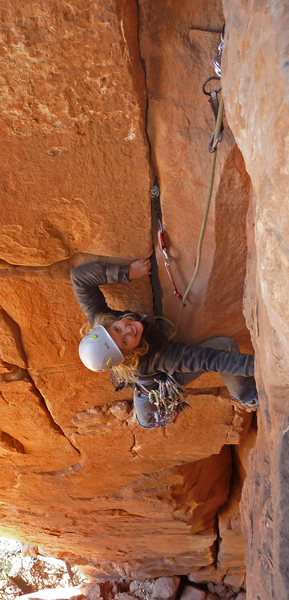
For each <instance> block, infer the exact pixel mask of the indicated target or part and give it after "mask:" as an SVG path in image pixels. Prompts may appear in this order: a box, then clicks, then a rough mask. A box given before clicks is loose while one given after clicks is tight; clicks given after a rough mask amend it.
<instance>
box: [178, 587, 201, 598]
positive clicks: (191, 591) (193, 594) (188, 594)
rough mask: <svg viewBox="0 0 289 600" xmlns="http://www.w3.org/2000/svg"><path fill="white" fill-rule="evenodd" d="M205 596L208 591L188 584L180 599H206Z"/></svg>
mask: <svg viewBox="0 0 289 600" xmlns="http://www.w3.org/2000/svg"><path fill="white" fill-rule="evenodd" d="M205 598H206V592H204V591H203V590H200V589H199V588H195V587H193V586H192V585H187V586H186V587H185V589H184V591H183V592H182V595H181V598H180V600H205Z"/></svg>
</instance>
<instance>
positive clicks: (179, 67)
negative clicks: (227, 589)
mask: <svg viewBox="0 0 289 600" xmlns="http://www.w3.org/2000/svg"><path fill="white" fill-rule="evenodd" d="M0 17H1V19H2V26H1V29H2V40H1V48H2V49H1V64H2V73H1V77H2V80H1V84H2V86H1V89H2V92H3V93H2V100H1V109H0V110H1V116H2V119H1V144H0V159H1V163H0V164H1V165H2V170H3V172H2V174H1V183H0V186H1V217H2V219H1V222H2V230H1V234H0V255H1V259H2V260H1V264H0V269H1V277H2V282H3V285H1V287H0V303H1V321H0V333H1V339H2V340H3V346H2V345H1V354H0V358H1V361H2V362H1V390H0V391H1V415H2V416H1V435H0V454H1V456H0V458H1V474H2V480H1V485H0V499H1V511H2V512H1V527H2V531H3V532H5V531H7V532H8V533H11V532H13V534H14V535H16V534H18V535H19V536H20V537H22V538H24V539H27V540H28V541H31V542H39V543H40V544H41V545H43V546H44V547H45V548H46V550H47V552H51V553H52V554H57V555H59V556H61V557H64V558H65V557H66V556H68V557H69V558H70V559H71V561H72V562H78V563H81V564H84V563H87V562H89V564H90V567H89V569H90V573H91V574H95V573H98V574H99V573H105V574H108V575H111V576H113V575H115V574H120V575H121V576H144V577H150V576H156V577H158V576H159V575H160V574H168V575H175V574H176V573H178V574H180V573H187V572H189V571H190V570H193V568H194V569H196V570H198V569H206V568H208V569H209V570H210V566H211V565H212V564H213V563H214V562H215V560H216V556H215V541H216V535H217V534H216V527H215V523H216V514H217V511H218V509H219V507H220V506H221V505H223V504H224V503H225V502H226V500H227V499H228V496H229V487H230V478H231V454H230V450H229V445H230V444H238V443H239V442H240V440H241V439H242V436H243V431H244V430H246V429H247V426H248V420H250V417H248V415H247V414H246V413H244V412H243V413H242V415H241V416H240V414H239V413H238V414H237V411H236V410H235V408H234V407H233V405H232V403H231V402H230V400H229V399H228V395H227V394H226V393H224V389H223V383H222V380H221V378H220V377H219V376H216V375H214V374H208V375H205V376H204V377H203V378H201V379H200V381H196V382H195V383H194V386H193V387H194V388H195V389H197V390H198V391H199V395H196V396H193V397H192V398H191V401H190V404H191V408H190V409H188V410H187V411H186V412H185V413H184V414H183V415H181V416H180V417H179V419H178V421H177V422H176V424H175V425H173V426H169V427H168V428H167V429H166V430H165V431H164V430H160V431H158V430H154V431H144V430H141V429H140V428H139V427H138V426H137V425H136V422H135V419H134V417H133V416H132V412H131V410H130V409H131V403H132V394H131V391H129V390H124V391H122V392H121V393H120V394H119V395H118V396H116V395H115V393H114V391H113V389H112V388H111V386H110V384H109V379H108V376H107V374H99V375H98V376H96V375H94V374H92V373H90V372H88V371H87V370H86V369H85V368H84V367H83V366H82V365H81V364H80V362H79V358H78V354H77V346H78V342H79V334H78V331H79V328H80V327H81V325H82V324H83V321H84V316H83V314H82V313H81V311H80V309H79V307H78V305H77V303H76V301H75V299H74V297H73V293H72V288H71V284H70V280H69V271H70V268H71V267H72V266H73V265H74V264H78V263H80V262H84V261H85V260H88V259H90V260H93V259H94V258H95V257H96V256H98V257H99V256H102V257H107V256H108V257H110V259H111V260H113V257H117V258H118V257H121V258H122V259H123V260H124V261H125V260H128V259H133V258H137V257H141V256H144V255H149V254H150V253H151V250H152V240H151V218H150V204H149V199H150V193H149V192H150V186H151V184H152V181H153V176H152V167H151V163H150V159H149V154H150V152H149V145H148V140H147V137H146V124H147V122H148V133H149V136H150V144H151V148H152V160H153V164H154V167H155V169H156V171H157V174H158V176H159V180H160V183H161V192H162V209H163V217H164V223H165V226H166V227H167V229H168V232H169V236H170V238H171V241H172V246H173V251H174V253H175V255H176V261H175V262H174V263H173V265H172V266H173V269H174V272H175V276H176V279H177V282H178V285H179V286H180V287H182V289H183V288H184V285H185V283H187V281H188V278H189V274H191V271H192V269H193V267H194V260H195V248H196V243H197V239H198V233H199V228H200V224H201V218H202V211H203V206H204V199H205V194H206V187H207V181H208V170H209V154H208V153H207V143H208V139H209V137H210V134H211V131H212V127H213V115H212V113H211V111H210V108H209V106H208V104H207V101H206V99H205V98H204V97H203V95H202V93H201V84H202V81H203V79H204V78H205V77H206V76H207V75H209V74H211V73H212V64H211V59H212V56H213V55H214V54H215V52H216V45H217V43H218V40H219V34H218V33H216V30H218V29H220V27H221V25H222V22H223V15H222V7H221V3H220V2H216V3H215V5H214V10H212V7H211V6H209V7H208V6H207V4H206V3H199V4H198V6H195V5H193V4H192V2H191V1H189V0H186V1H185V2H182V3H181V6H180V5H179V3H170V2H165V3H164V4H159V3H157V4H156V3H154V5H152V4H151V3H150V2H147V1H145V0H141V2H140V3H139V14H138V13H137V6H136V3H135V2H133V1H132V0H131V1H129V2H124V1H123V0H121V1H120V2H118V3H117V4H115V3H114V2H112V1H111V2H110V1H109V2H106V3H105V6H104V4H103V2H100V1H99V2H98V1H97V2H88V4H87V3H86V4H85V5H84V4H83V2H82V0H77V2H76V3H74V4H73V6H70V5H67V3H66V2H63V1H62V0H61V1H60V2H59V1H56V0H53V2H51V3H49V6H48V7H47V10H45V11H43V10H42V8H41V6H40V4H36V5H35V7H34V6H33V8H32V7H31V6H30V5H29V4H25V3H24V4H23V3H19V4H18V2H10V1H8V3H7V6H6V7H5V11H3V12H2V13H1V15H0ZM138 18H139V19H140V21H139V22H138ZM208 29H209V31H207V30H208ZM138 33H139V34H140V43H141V55H142V58H143V60H144V61H145V70H146V81H145V77H144V72H143V69H142V64H141V60H140V55H139V47H138V43H139V41H138V40H139V37H138ZM28 81H29V85H28V84H27V82H28ZM188 82H189V83H188ZM146 85H147V88H148V89H146ZM147 92H148V96H147ZM147 99H148V102H149V109H148V114H147V115H146V103H147ZM200 157H201V160H200ZM218 161H219V167H218V171H217V173H216V184H215V190H214V197H213V204H212V210H211V212H210V216H209V222H208V228H207V232H206V238H205V242H204V249H203V255H202V256H203V258H202V265H201V271H200V276H199V278H198V281H197V283H196V287H195V288H194V290H193V291H192V292H191V294H190V297H189V299H188V305H187V307H186V309H184V315H183V321H182V325H181V329H180V333H181V335H182V336H183V338H184V339H187V340H191V341H192V340H197V339H200V338H204V337H210V336H213V335H216V334H220V333H221V334H230V335H235V336H236V337H237V339H238V341H239V342H240V343H242V346H243V348H249V347H250V344H249V336H248V332H247V330H246V328H245V324H244V319H243V315H242V298H243V280H244V274H245V263H246V235H245V220H246V213H247V205H248V192H249V187H250V182H249V179H248V175H247V173H246V170H245V167H244V163H243V159H242V156H241V154H240V152H239V150H238V149H237V148H236V146H235V145H234V141H233V138H232V136H231V134H230V132H229V129H228V127H226V134H225V137H224V142H223V145H222V146H221V148H220V152H219V157H218ZM158 259H159V266H160V275H161V281H162V284H163V290H164V303H165V306H166V311H167V315H168V316H171V317H175V315H176V311H177V304H176V299H175V298H174V297H173V296H172V295H171V289H170V287H169V284H168V280H167V275H166V273H164V271H163V265H162V262H161V258H160V257H159V256H158ZM104 292H105V294H106V297H107V299H108V302H109V304H110V305H111V306H112V307H115V308H120V309H124V308H126V307H127V306H128V304H129V305H130V308H131V309H134V310H139V311H145V312H146V313H148V314H151V313H152V297H151V289H150V284H149V280H148V279H146V280H143V281H139V282H137V283H131V284H130V285H129V286H108V287H106V286H105V287H104ZM2 375H3V377H2ZM10 375H11V377H12V376H13V377H14V378H16V381H11V377H10ZM13 377H12V379H13ZM220 388H222V389H220ZM233 511H234V518H235V517H236V521H237V506H236V503H234V505H233ZM230 514H231V513H230ZM224 531H225V528H224ZM229 535H231V541H230V543H231V545H232V547H233V545H234V543H235V542H234V539H235V530H232V533H231V534H229ZM236 535H237V540H238V536H239V530H238V529H237V534H236ZM224 538H225V533H224ZM242 551H243V548H241V553H239V554H237V551H236V552H235V553H234V564H236V562H238V561H239V563H238V565H240V566H241V567H243V555H242ZM226 558H227V560H228V548H227V549H226ZM226 564H227V563H226ZM213 571H215V577H216V579H217V578H218V573H217V572H216V569H212V572H213Z"/></svg>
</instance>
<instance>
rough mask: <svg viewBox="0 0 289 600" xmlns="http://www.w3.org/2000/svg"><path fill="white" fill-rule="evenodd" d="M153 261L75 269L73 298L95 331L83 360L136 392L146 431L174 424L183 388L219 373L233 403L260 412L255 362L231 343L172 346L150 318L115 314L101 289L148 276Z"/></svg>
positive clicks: (219, 339)
mask: <svg viewBox="0 0 289 600" xmlns="http://www.w3.org/2000/svg"><path fill="white" fill-rule="evenodd" d="M150 268H151V263H150V259H149V258H144V259H141V260H136V261H133V262H132V263H131V264H130V265H117V264H109V263H105V262H96V261H95V262H91V263H87V264H83V265H80V266H78V267H75V268H74V269H72V272H71V277H72V283H73V288H74V292H75V294H76V297H77V300H78V302H79V303H80V306H81V308H82V309H83V310H84V312H85V314H86V316H87V319H88V323H89V328H90V331H89V332H88V333H87V334H86V335H85V336H84V337H83V339H82V340H81V342H80V344H79V356H80V359H81V361H82V362H83V364H84V365H85V366H86V367H87V368H88V369H90V370H92V371H105V370H109V371H110V374H111V375H112V379H113V382H115V378H116V379H117V383H118V387H117V389H119V388H122V387H123V386H124V385H125V386H127V385H130V386H131V387H133V388H134V407H135V413H136V418H137V421H138V423H139V425H141V426H142V427H147V428H150V427H157V426H164V425H166V424H167V423H168V422H171V421H174V419H175V416H176V414H177V413H178V412H180V411H181V410H183V409H184V408H185V407H186V406H187V403H186V402H185V401H184V398H185V396H186V392H185V389H184V387H183V386H185V385H187V384H188V383H189V382H190V381H192V380H193V379H195V378H196V377H198V376H199V375H201V374H202V373H204V372H206V371H216V372H219V373H220V374H221V376H222V378H223V380H224V382H225V384H226V386H227V388H228V390H229V392H230V394H231V396H232V398H233V399H234V400H237V401H238V402H239V403H240V404H242V405H243V406H244V407H245V408H250V409H255V408H257V407H258V398H257V391H256V385H255V380H254V357H253V356H251V355H249V354H240V353H239V349H238V346H237V344H236V343H235V342H234V340H232V339H231V338H229V337H216V338H213V339H211V340H207V341H205V342H202V343H200V344H198V345H189V344H185V343H183V342H180V341H170V340H169V339H168V338H167V337H166V336H165V334H164V333H163V332H162V331H161V330H160V329H159V328H157V327H156V326H155V325H153V324H152V323H150V322H149V320H148V319H147V316H146V315H140V314H138V313H132V312H128V311H118V310H112V309H111V308H109V306H108V305H107V303H106V300H105V298H104V295H103V293H102V291H101V290H100V289H99V285H102V284H109V283H128V282H129V281H131V280H135V279H139V278H140V277H143V276H145V275H149V273H150Z"/></svg>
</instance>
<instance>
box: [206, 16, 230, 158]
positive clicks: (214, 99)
mask: <svg viewBox="0 0 289 600" xmlns="http://www.w3.org/2000/svg"><path fill="white" fill-rule="evenodd" d="M224 36H225V25H223V27H222V31H221V41H220V43H219V45H218V54H217V56H215V58H214V69H215V73H216V75H217V77H215V76H213V77H208V78H207V79H206V80H205V81H204V83H203V92H204V94H205V95H206V96H210V98H209V103H210V105H211V107H212V111H213V113H214V117H215V128H216V124H217V119H218V113H219V100H218V94H219V92H220V91H221V90H222V88H221V87H219V88H218V89H215V90H211V91H207V84H208V83H209V82H210V81H214V80H216V81H220V79H221V73H222V69H221V61H222V53H223V49H224ZM223 130H224V126H223V123H222V122H221V127H220V130H219V135H218V137H217V139H215V141H214V136H215V131H214V132H213V133H212V135H211V139H210V143H209V152H216V150H217V146H218V144H219V143H220V142H221V141H222V139H223Z"/></svg>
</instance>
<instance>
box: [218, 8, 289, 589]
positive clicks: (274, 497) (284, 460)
mask: <svg viewBox="0 0 289 600" xmlns="http://www.w3.org/2000/svg"><path fill="white" fill-rule="evenodd" d="M271 8H272V7H271ZM271 8H269V7H268V6H266V7H265V5H262V6H261V5H260V3H258V2H253V4H251V5H250V10H248V4H247V3H246V2H239V1H238V2H235V1H233V2H224V10H225V17H226V23H227V30H228V36H227V42H226V52H225V55H224V63H223V64H224V69H223V90H224V98H225V104H226V112H227V118H228V121H229V124H230V126H231V128H232V131H233V133H234V135H235V137H236V140H237V143H238V146H239V148H240V150H241V152H242V154H243V156H244V159H245V164H246V169H247V171H248V173H249V175H250V178H251V182H252V188H253V193H252V201H251V210H250V220H249V234H250V235H249V240H250V244H249V264H248V267H249V272H248V281H247V285H246V297H247V299H246V316H247V322H248V326H249V327H250V330H251V334H252V339H253V343H254V347H255V351H256V375H257V381H258V389H259V397H260V405H261V409H260V411H259V415H258V436H257V442H256V446H255V448H254V450H253V452H252V453H251V455H250V460H249V471H248V475H247V479H246V482H245V489H244V492H243V510H242V515H243V527H244V532H245V536H246V539H247V542H248V548H247V598H248V599H249V600H255V599H256V598H257V597H258V596H259V597H260V598H262V600H270V599H271V598H272V597H274V596H276V597H278V598H282V599H283V598H284V599H285V598H287V597H288V588H289V579H288V569H287V566H288V559H287V557H288V539H289V536H288V516H287V509H286V508H285V507H287V506H288V471H289V464H288V413H289V404H288V366H289V346H288V333H289V315H288V289H287V288H288V285H287V281H288V252H287V247H288V172H289V170H288V151H287V131H288V125H289V111H288V61H287V58H288V22H289V12H288V5H287V3H280V4H278V6H277V5H276V6H275V7H274V8H272V10H271ZM256 32H257V33H258V34H257V35H256ZM256 90H258V93H257V94H256Z"/></svg>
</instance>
